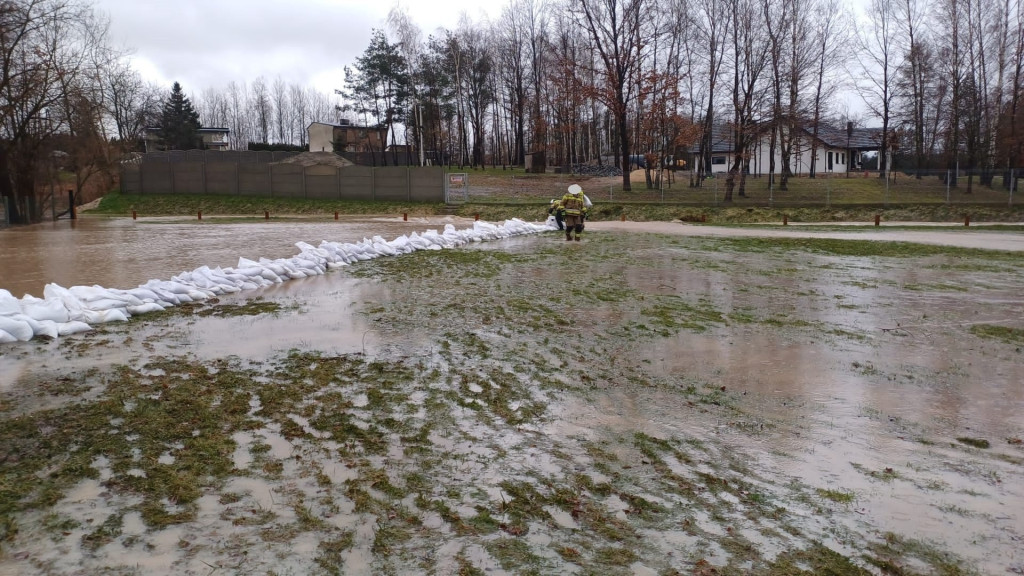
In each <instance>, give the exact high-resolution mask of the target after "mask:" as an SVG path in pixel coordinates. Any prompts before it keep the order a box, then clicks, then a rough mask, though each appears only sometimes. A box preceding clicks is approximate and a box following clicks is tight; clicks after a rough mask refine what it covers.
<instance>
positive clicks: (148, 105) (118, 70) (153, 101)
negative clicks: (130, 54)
mask: <svg viewBox="0 0 1024 576" xmlns="http://www.w3.org/2000/svg"><path fill="white" fill-rule="evenodd" d="M104 90H105V92H106V95H105V97H104V99H103V101H104V102H105V104H106V112H107V114H108V116H109V117H110V118H111V120H112V121H113V123H114V127H115V129H116V130H117V139H118V142H119V143H120V145H121V149H122V150H123V151H126V152H127V151H134V150H138V149H140V143H141V142H142V139H143V137H144V135H145V128H146V126H147V125H152V124H153V123H154V118H155V117H156V115H157V112H158V111H159V108H160V91H159V89H158V88H157V87H156V86H154V85H152V84H147V83H146V82H144V81H143V80H142V76H141V75H140V74H139V73H138V72H136V71H135V70H133V69H132V68H131V67H130V66H129V65H128V64H126V63H123V62H115V63H113V64H111V66H110V67H109V68H108V70H107V73H106V75H105V77H104Z"/></svg>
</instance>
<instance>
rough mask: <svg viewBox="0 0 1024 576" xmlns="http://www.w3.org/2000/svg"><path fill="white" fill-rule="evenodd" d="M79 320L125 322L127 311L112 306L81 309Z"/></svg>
mask: <svg viewBox="0 0 1024 576" xmlns="http://www.w3.org/2000/svg"><path fill="white" fill-rule="evenodd" d="M80 320H81V321H82V322H85V323H86V324H106V323H107V322H126V321H127V320H128V313H127V311H125V310H124V309H123V308H112V309H110V310H83V311H82V317H81V318H80Z"/></svg>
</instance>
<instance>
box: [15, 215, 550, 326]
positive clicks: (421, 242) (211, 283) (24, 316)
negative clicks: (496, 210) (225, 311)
mask: <svg viewBox="0 0 1024 576" xmlns="http://www.w3.org/2000/svg"><path fill="white" fill-rule="evenodd" d="M554 228H555V226H554V223H553V219H552V220H549V221H548V222H545V223H544V224H536V223H529V222H524V221H523V220H519V219H512V220H506V221H505V222H504V223H502V224H492V223H489V222H483V221H475V222H473V227H472V228H467V229H464V230H456V229H455V226H454V225H452V224H447V225H445V227H444V232H442V233H438V232H437V230H427V231H426V232H424V233H423V234H417V233H416V232H413V233H412V234H409V235H407V236H406V235H403V236H399V237H398V238H395V239H394V240H391V241H390V242H389V241H386V240H384V239H383V238H381V237H380V236H374V237H373V238H370V239H367V238H363V240H362V242H356V243H338V242H327V241H326V240H325V241H321V242H320V245H319V246H313V245H311V244H307V243H305V242H296V243H295V246H296V247H297V248H298V249H299V253H298V254H296V255H295V256H292V257H291V258H278V259H276V260H268V259H266V258H260V259H259V260H249V259H247V258H239V259H238V266H236V267H234V268H230V267H228V268H221V267H217V268H210V267H209V266H202V267H199V268H196V269H195V270H193V271H191V272H182V273H181V274H178V275H177V276H174V277H173V278H171V279H170V280H150V281H149V282H146V283H145V284H141V285H139V287H137V288H132V289H130V290H120V289H116V288H103V287H102V286H72V287H71V288H63V287H61V286H59V285H57V284H47V285H46V287H45V288H44V289H43V298H36V297H34V296H31V295H28V294H26V295H25V296H24V297H23V298H21V299H18V298H15V297H14V296H13V295H11V293H10V292H8V291H7V290H4V289H0V344H2V343H8V342H27V341H29V340H31V339H33V338H35V337H38V336H46V337H49V338H57V337H59V336H66V335H69V334H75V333H78V332H86V331H88V330H92V326H91V325H92V324H103V323H106V322H124V321H126V320H128V318H130V317H132V316H135V315H139V314H146V313H148V312H156V311H158V310H164V309H166V308H169V307H171V306H177V305H178V304H184V303H187V302H197V301H203V300H207V299H209V298H213V297H216V296H221V295H223V294H232V293H236V292H241V291H243V290H256V289H259V288H262V287H265V286H271V285H273V284H280V283H282V282H286V281H288V280H295V279H299V278H306V277H309V276H317V275H320V274H324V273H326V272H327V270H331V269H334V268H340V267H342V266H348V265H349V264H353V263H355V262H359V261H362V260H372V259H374V258H377V257H379V256H396V255H398V254H408V253H410V252H414V251H416V250H442V249H445V248H457V247H459V246H463V245H465V244H468V243H470V242H483V241H487V240H499V239H502V238H508V237H510V236H520V235H523V234H534V233H537V232H547V231H550V230H552V229H554Z"/></svg>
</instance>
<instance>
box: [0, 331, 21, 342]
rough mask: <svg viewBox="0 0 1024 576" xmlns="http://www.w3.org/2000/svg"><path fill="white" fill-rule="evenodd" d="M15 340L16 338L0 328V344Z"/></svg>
mask: <svg viewBox="0 0 1024 576" xmlns="http://www.w3.org/2000/svg"><path fill="white" fill-rule="evenodd" d="M17 341H18V339H17V338H15V337H14V336H11V335H10V334H8V333H7V331H6V330H0V344H10V343H12V342H17Z"/></svg>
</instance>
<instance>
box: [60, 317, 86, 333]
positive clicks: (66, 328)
mask: <svg viewBox="0 0 1024 576" xmlns="http://www.w3.org/2000/svg"><path fill="white" fill-rule="evenodd" d="M89 330H92V326H89V325H88V324H86V323H85V322H77V321H74V320H72V321H71V322H64V323H63V324H58V325H57V333H58V334H59V335H61V336H68V335H71V334H78V333H79V332H88V331H89Z"/></svg>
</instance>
